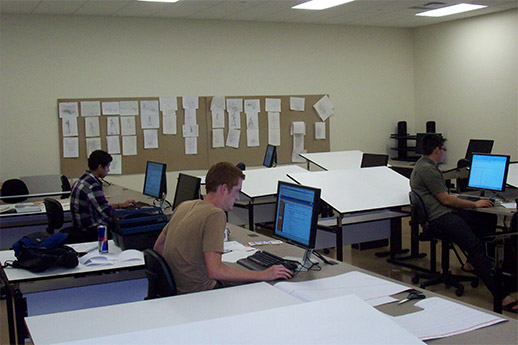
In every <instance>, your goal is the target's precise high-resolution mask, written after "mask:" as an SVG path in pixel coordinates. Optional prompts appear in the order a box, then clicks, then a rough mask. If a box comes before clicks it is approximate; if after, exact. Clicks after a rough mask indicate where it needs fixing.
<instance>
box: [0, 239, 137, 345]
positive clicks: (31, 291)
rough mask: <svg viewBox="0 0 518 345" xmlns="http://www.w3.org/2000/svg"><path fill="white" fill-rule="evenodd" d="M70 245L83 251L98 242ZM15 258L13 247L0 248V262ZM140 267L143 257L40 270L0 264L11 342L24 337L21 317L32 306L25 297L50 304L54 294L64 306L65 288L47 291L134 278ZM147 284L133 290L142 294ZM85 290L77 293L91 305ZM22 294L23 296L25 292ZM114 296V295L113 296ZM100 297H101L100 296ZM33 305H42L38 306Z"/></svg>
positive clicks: (113, 248)
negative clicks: (61, 296) (1, 266)
mask: <svg viewBox="0 0 518 345" xmlns="http://www.w3.org/2000/svg"><path fill="white" fill-rule="evenodd" d="M70 246H71V247H73V248H76V249H77V250H78V251H83V250H87V249H92V248H96V247H97V242H89V243H80V244H71V245H70ZM108 247H109V250H110V253H112V254H119V253H120V252H121V249H120V248H119V247H117V246H115V244H114V242H113V240H110V241H109V242H108ZM15 259H16V257H15V256H14V251H13V250H4V251H0V262H1V263H2V264H4V263H5V262H6V261H7V260H15ZM143 267H144V260H143V259H142V260H130V261H122V262H116V263H114V264H112V265H92V266H84V265H82V264H79V265H78V266H76V267H74V268H64V267H58V266H55V267H51V268H50V269H48V270H46V271H44V272H41V273H32V272H29V271H27V270H24V269H18V268H13V267H6V268H0V275H1V279H2V280H3V282H4V283H5V286H6V288H5V291H6V305H7V315H8V323H9V334H10V341H11V343H18V342H21V343H23V339H24V338H25V326H24V323H23V317H24V316H25V315H26V313H27V310H29V311H30V310H31V306H30V305H27V304H28V303H27V302H26V301H28V300H32V301H35V302H34V303H36V304H38V305H39V304H45V303H49V304H51V305H52V304H53V303H52V301H48V299H49V298H52V297H53V298H54V301H56V300H59V303H54V304H57V305H58V306H59V307H62V308H64V309H65V310H66V308H67V306H66V301H65V299H61V298H60V297H59V295H60V294H61V293H63V294H65V292H61V291H65V290H66V289H65V290H60V292H59V293H57V294H55V293H54V294H50V293H49V292H48V291H50V290H55V289H64V288H73V287H77V286H85V285H91V284H103V283H110V282H113V281H119V280H132V279H133V280H135V279H138V278H143V276H144V274H143ZM138 285H139V286H141V287H142V283H141V282H140V283H138ZM115 288H116V286H112V285H110V286H109V289H107V290H108V291H110V290H113V291H117V290H114V289H115ZM122 288H123V287H122ZM146 288H147V284H146V285H145V287H144V288H143V289H142V288H141V289H140V292H139V291H135V293H137V294H142V291H144V292H145V289H146ZM84 290H85V289H83V290H80V291H78V293H79V296H83V297H84V298H85V299H86V300H87V301H85V302H84V303H86V304H87V305H89V304H90V305H91V304H92V303H93V305H95V303H97V301H96V299H95V298H94V299H92V298H91V297H92V295H91V294H92V293H91V292H88V291H86V293H85V291H84ZM24 294H25V295H26V296H24ZM119 294H120V290H119ZM116 295H117V294H116ZM27 296H30V299H28V298H27V299H26V297H27ZM143 297H145V293H144V294H143V296H142V298H143ZM115 298H117V296H115ZM75 299H77V296H75V297H74V296H73V295H71V297H70V300H72V301H74V300H75ZM99 299H100V300H103V299H102V298H101V297H100V298H99ZM88 300H90V301H88ZM128 300H130V301H131V300H134V297H132V296H131V295H129V296H121V299H120V301H121V302H124V301H128ZM115 301H116V299H115ZM74 303H75V302H74ZM35 308H36V309H41V307H35ZM58 310H59V309H58ZM61 310H63V309H61Z"/></svg>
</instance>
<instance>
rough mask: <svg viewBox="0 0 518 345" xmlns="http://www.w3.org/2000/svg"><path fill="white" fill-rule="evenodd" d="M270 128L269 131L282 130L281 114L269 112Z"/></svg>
mask: <svg viewBox="0 0 518 345" xmlns="http://www.w3.org/2000/svg"><path fill="white" fill-rule="evenodd" d="M268 128H269V129H280V128H281V114H280V113H279V112H268Z"/></svg>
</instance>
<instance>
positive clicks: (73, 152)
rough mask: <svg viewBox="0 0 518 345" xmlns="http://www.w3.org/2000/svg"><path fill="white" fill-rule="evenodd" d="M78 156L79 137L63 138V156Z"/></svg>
mask: <svg viewBox="0 0 518 345" xmlns="http://www.w3.org/2000/svg"><path fill="white" fill-rule="evenodd" d="M77 157H79V139H78V138H77V137H76V138H63V158H77Z"/></svg>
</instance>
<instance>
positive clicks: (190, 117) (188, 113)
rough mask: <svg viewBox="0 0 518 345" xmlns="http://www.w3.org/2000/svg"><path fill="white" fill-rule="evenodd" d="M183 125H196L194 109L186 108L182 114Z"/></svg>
mask: <svg viewBox="0 0 518 345" xmlns="http://www.w3.org/2000/svg"><path fill="white" fill-rule="evenodd" d="M184 124H186V125H196V124H198V120H197V119H196V109H191V108H187V109H185V112H184Z"/></svg>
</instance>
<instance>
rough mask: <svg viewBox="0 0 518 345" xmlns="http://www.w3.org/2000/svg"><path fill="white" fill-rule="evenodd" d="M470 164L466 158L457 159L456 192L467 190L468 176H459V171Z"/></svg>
mask: <svg viewBox="0 0 518 345" xmlns="http://www.w3.org/2000/svg"><path fill="white" fill-rule="evenodd" d="M469 166H470V162H469V160H467V159H464V158H462V159H459V160H458V161H457V174H458V175H457V176H458V177H457V179H456V182H455V183H456V189H457V193H462V192H465V191H466V190H468V180H469V178H468V177H463V178H461V177H460V173H461V169H465V168H468V167H469Z"/></svg>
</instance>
